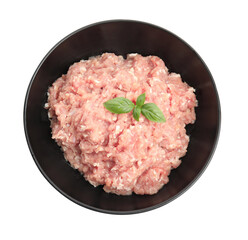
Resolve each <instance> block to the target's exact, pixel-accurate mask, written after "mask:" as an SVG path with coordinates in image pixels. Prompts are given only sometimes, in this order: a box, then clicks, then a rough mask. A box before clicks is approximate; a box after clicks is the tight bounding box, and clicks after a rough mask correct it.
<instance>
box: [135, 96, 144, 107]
mask: <svg viewBox="0 0 248 240" xmlns="http://www.w3.org/2000/svg"><path fill="white" fill-rule="evenodd" d="M145 100H146V93H143V94H141V95H139V96H138V98H137V100H136V105H137V106H139V107H142V106H143V105H144V103H145Z"/></svg>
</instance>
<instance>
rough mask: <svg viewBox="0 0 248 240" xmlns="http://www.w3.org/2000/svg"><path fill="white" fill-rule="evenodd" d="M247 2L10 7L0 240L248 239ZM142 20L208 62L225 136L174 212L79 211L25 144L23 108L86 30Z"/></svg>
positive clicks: (6, 6) (3, 19) (0, 53)
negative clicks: (56, 55) (40, 75)
mask: <svg viewBox="0 0 248 240" xmlns="http://www.w3.org/2000/svg"><path fill="white" fill-rule="evenodd" d="M245 2H246V1H239V0H236V1H217V0H216V1H189V0H187V1H175V0H174V1H172V0H171V1H156V0H152V1H138V0H131V1H129V0H125V1H118V0H115V1H107V0H104V1H96V0H95V1H94V0H91V2H89V1H83V0H81V1H72V0H71V1H52V0H50V1H25V0H22V1H2V2H1V6H0V9H1V14H0V24H1V31H0V34H1V36H0V43H1V44H0V61H1V65H0V66H1V75H0V79H1V80H0V81H1V94H0V97H1V117H0V121H1V124H0V126H1V138H0V139H1V140H0V141H1V144H0V146H1V168H0V186H1V187H0V220H1V223H0V239H101V238H103V239H117V238H118V239H248V233H247V231H248V230H247V227H248V226H247V225H248V218H247V215H248V207H247V204H248V197H247V194H246V193H247V192H248V191H247V190H248V186H247V183H248V181H247V175H248V156H247V149H248V141H247V133H248V128H247V121H248V119H247V116H248V114H247V111H248V107H247V105H248V104H247V103H248V101H247V100H248V75H247V70H248V47H247V45H248V36H247V35H248V34H247V33H248V27H247V23H248V15H247V9H248V8H247V7H246V5H245ZM109 19H134V20H141V21H146V22H150V23H153V24H156V25H159V26H161V27H163V28H166V29H168V30H170V31H172V32H174V33H175V34H177V35H178V36H180V37H181V38H183V39H184V40H185V41H187V42H188V43H189V44H190V45H191V46H192V47H193V48H194V49H195V50H196V51H197V52H198V53H199V54H200V55H201V57H202V58H203V59H204V61H205V62H206V64H207V65H208V67H209V69H210V71H211V73H212V74H213V77H214V79H215V81H216V85H217V89H218V91H219V95H220V100H221V107H222V126H221V134H220V138H219V143H218V146H217V149H216V152H215V155H214V157H213V159H212V161H211V163H210V165H209V167H208V168H207V170H206V171H205V172H204V174H203V175H202V177H201V178H200V179H199V180H198V181H197V182H196V183H195V184H194V185H193V187H191V188H190V189H189V190H188V191H187V192H186V193H184V194H183V195H182V196H180V197H179V198H178V199H176V200H174V201H173V202H171V203H169V204H168V205H166V206H163V207H161V208H158V209H156V210H152V211H150V212H146V213H141V214H136V215H124V216H122V215H109V214H103V213H98V212H94V211H91V210H88V209H85V208H83V207H80V206H78V205H76V204H74V203H73V202H71V201H70V200H68V199H67V198H65V197H64V196H62V195H61V194H60V193H59V192H57V191H56V190H55V189H54V188H53V187H52V186H51V185H50V184H49V183H48V182H47V180H46V179H45V178H44V177H43V176H42V175H41V173H40V172H39V170H38V168H37V167H36V165H35V163H34V161H33V159H32V157H31V155H30V153H29V150H28V147H27V144H26V139H25V136H24V131H23V104H24V97H25V94H26V90H27V87H28V84H29V81H30V79H31V77H32V75H33V73H34V71H35V69H36V67H37V66H38V64H39V63H40V61H41V59H42V58H43V57H44V56H45V54H46V53H47V52H48V51H49V50H50V49H51V48H52V47H53V46H54V45H55V44H56V43H57V42H58V41H59V40H61V39H62V38H63V37H65V36H66V35H68V34H69V33H71V32H73V31H74V30H77V29H78V28H80V27H83V26H85V25H88V24H91V23H94V22H97V21H102V20H109Z"/></svg>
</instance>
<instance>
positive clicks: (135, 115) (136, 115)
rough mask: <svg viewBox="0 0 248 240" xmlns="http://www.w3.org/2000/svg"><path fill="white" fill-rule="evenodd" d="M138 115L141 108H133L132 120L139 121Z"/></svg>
mask: <svg viewBox="0 0 248 240" xmlns="http://www.w3.org/2000/svg"><path fill="white" fill-rule="evenodd" d="M140 113H141V107H139V106H135V108H134V109H133V118H134V119H135V120H136V121H139V118H140Z"/></svg>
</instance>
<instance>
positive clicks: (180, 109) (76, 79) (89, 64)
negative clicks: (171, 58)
mask: <svg viewBox="0 0 248 240" xmlns="http://www.w3.org/2000/svg"><path fill="white" fill-rule="evenodd" d="M144 92H145V93H146V102H153V103H155V104H157V105H158V107H159V108H160V109H161V110H162V111H163V113H164V115H165V118H166V122H165V123H155V122H151V121H149V120H147V119H146V118H145V117H144V116H142V115H141V116H140V121H139V122H138V121H136V120H134V118H133V117H132V112H131V113H126V114H113V113H111V112H109V111H108V110H107V109H106V108H104V106H103V103H104V102H105V101H107V100H109V99H112V98H115V97H125V98H128V99H130V100H131V101H133V102H134V103H135V101H136V99H137V97H138V96H139V95H140V94H142V93H144ZM48 96H49V97H48V103H47V104H46V106H45V107H46V108H47V109H48V115H49V118H50V119H51V128H52V138H53V139H55V140H56V142H57V143H58V145H59V146H61V147H62V149H63V151H64V156H65V158H66V159H67V160H68V161H69V162H70V164H71V165H72V167H74V168H75V169H78V170H79V171H80V172H82V173H83V175H84V177H85V179H86V180H88V181H89V182H90V183H91V184H92V185H94V186H98V185H104V190H105V191H106V192H112V193H115V194H121V195H128V194H132V192H135V193H136V194H155V193H157V192H158V190H159V189H161V188H162V187H163V185H164V184H166V183H167V182H168V181H169V179H168V175H169V174H170V171H171V169H173V168H176V167H178V166H179V165H180V163H181V160H180V158H181V157H182V156H184V155H185V154H186V151H187V146H188V143H189V137H188V136H187V135H186V130H185V125H186V124H188V123H194V121H195V111H194V107H196V105H197V100H196V97H195V94H194V89H193V88H192V87H189V86H188V85H187V84H186V83H184V82H182V80H181V77H180V75H179V74H175V73H171V74H169V72H168V69H167V68H166V66H165V64H164V62H163V61H162V60H161V59H160V58H158V57H156V56H148V57H143V56H141V55H139V54H129V55H128V56H127V59H124V58H123V57H122V56H116V55H115V54H113V53H105V54H102V55H101V56H97V57H92V58H90V59H89V60H87V61H80V62H77V63H74V64H73V65H72V66H71V67H70V68H69V70H68V72H67V74H66V75H62V77H60V78H59V79H57V80H56V81H55V82H54V83H53V85H52V86H51V87H50V88H49V91H48Z"/></svg>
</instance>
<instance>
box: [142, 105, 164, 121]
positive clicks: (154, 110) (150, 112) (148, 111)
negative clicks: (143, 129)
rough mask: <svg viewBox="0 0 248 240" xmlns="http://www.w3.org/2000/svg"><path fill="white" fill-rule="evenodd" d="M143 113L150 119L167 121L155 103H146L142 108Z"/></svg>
mask: <svg viewBox="0 0 248 240" xmlns="http://www.w3.org/2000/svg"><path fill="white" fill-rule="evenodd" d="M141 113H142V114H143V115H144V116H145V117H146V118H147V119H148V120H150V121H153V122H165V117H164V114H163V112H162V111H161V110H160V109H159V107H158V106H157V105H156V104H155V103H146V104H144V105H143V106H142V108H141Z"/></svg>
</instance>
